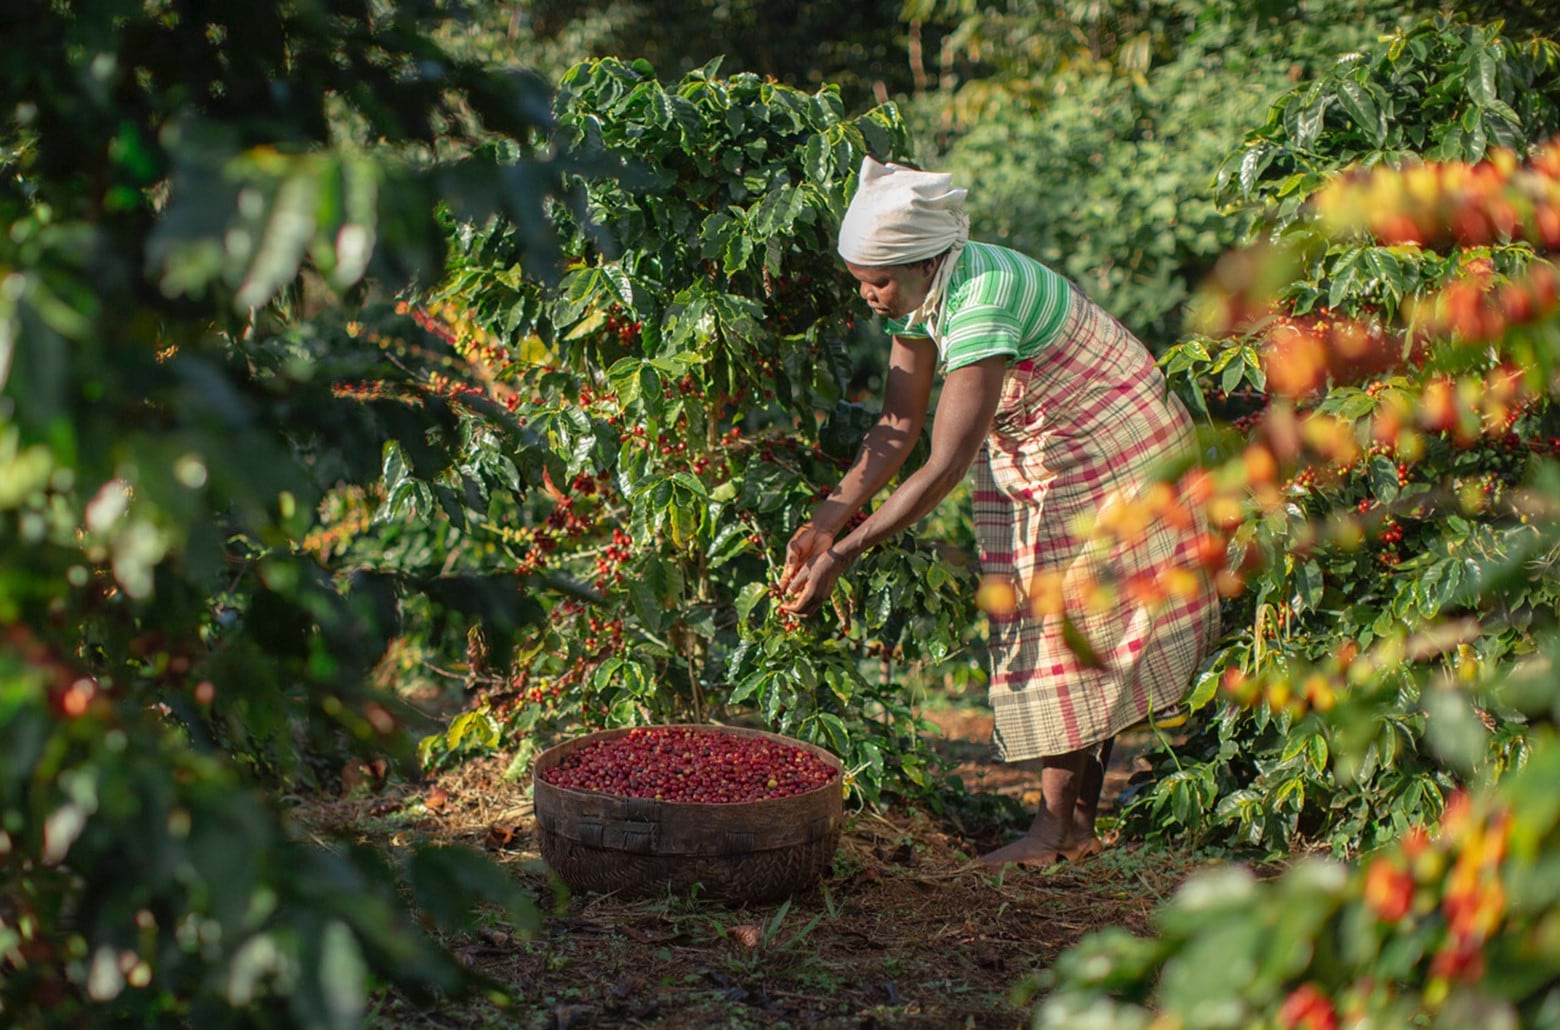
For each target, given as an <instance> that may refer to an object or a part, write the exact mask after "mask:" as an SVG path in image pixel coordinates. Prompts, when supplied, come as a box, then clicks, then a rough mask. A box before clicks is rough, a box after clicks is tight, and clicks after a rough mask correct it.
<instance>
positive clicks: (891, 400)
mask: <svg viewBox="0 0 1560 1030" xmlns="http://www.w3.org/2000/svg"><path fill="white" fill-rule="evenodd" d="M936 372H937V345H936V344H934V343H933V342H932V341H931V340H929V339H926V338H925V337H912V336H895V337H894V342H893V347H892V349H891V350H890V352H889V356H888V375H887V376H886V378H885V380H884V383H883V412H882V414H881V415H879V416H878V420H877V424H876V425H874V426H873V427H872V429H871V430H869V431H868V432H867V435H866V436H865V437H864V438H863V439H862V441H861V451H860V453H858V454H857V455H856V460H855V462H853V463H852V464H851V467H850V468H849V470H847V471H846V473H845V475H844V476H843V477H841V479H840V482H839V485H838V486H836V487H835V489H834V492H833V493H831V494H830V495H829V497H828V498H827V499H825V500H824V501H823V502H822V503H820V504H819V505H818V507H817V508H816V509H814V510H813V515H812V518H811V519H809V520H808V521H807V522H804V523H802V525H801V526H799V527H797V530H796V532H795V533H793V534H791V539H790V541H789V542H788V543H787V544H786V548H785V568H784V569H782V570H781V573H780V589H781V590H782V591H783V590H785V589H786V588H787V587H789V586H790V585H791V580H792V579H794V578H795V577H796V575H797V574H798V573H799V572H801V571H802V569H803V568H805V567H806V566H807V564H808V563H809V562H811V561H812V560H813V559H814V558H816V557H818V555H820V554H822V553H823V552H824V551H826V550H828V549H829V548H830V547H831V546H833V544H834V536H835V534H836V533H838V532H839V531H840V527H842V526H844V525H845V523H846V522H849V521H850V517H851V516H852V515H854V514H856V512H857V511H858V510H859V509H860V508H861V506H862V505H864V504H866V503H867V502H868V501H870V500H871V499H872V498H873V497H874V496H875V495H876V494H877V492H878V491H879V490H881V489H883V484H885V483H887V482H888V481H889V480H890V479H891V478H893V475H894V473H895V472H898V471H899V469H900V466H902V465H904V463H905V459H906V458H908V457H909V456H910V451H911V450H912V449H913V448H914V447H915V443H916V441H917V440H919V439H920V438H921V427H922V426H923V425H925V423H926V404H927V401H928V399H929V398H930V397H931V395H932V379H933V377H934V376H935V375H936Z"/></svg>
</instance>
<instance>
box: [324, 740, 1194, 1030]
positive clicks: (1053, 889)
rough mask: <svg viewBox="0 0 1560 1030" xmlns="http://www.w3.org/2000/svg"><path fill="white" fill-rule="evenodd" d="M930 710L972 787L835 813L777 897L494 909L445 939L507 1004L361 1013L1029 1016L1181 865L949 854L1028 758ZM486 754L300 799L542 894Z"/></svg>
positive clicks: (866, 1020) (568, 1023)
mask: <svg viewBox="0 0 1560 1030" xmlns="http://www.w3.org/2000/svg"><path fill="white" fill-rule="evenodd" d="M928 718H930V719H932V721H934V722H936V723H937V724H938V725H939V726H940V727H942V728H943V730H944V731H945V732H946V733H947V734H948V736H947V737H946V738H945V739H943V740H939V741H937V742H936V744H935V746H936V747H938V749H939V750H942V751H943V752H944V753H945V754H947V755H948V756H949V757H950V758H951V759H952V760H954V761H956V762H958V763H959V764H958V775H960V776H961V777H962V778H963V779H964V782H965V786H966V788H967V789H968V790H970V791H971V792H972V793H973V797H972V799H971V801H970V802H969V803H968V804H966V805H964V806H961V808H960V809H959V810H957V811H949V812H945V813H944V814H943V815H942V816H937V815H933V814H931V813H928V812H925V811H920V810H913V811H911V810H902V809H891V810H889V811H888V812H886V813H884V814H882V815H877V814H871V813H857V814H855V815H852V816H850V817H849V818H848V820H847V824H846V831H845V834H844V836H843V838H842V840H841V843H840V849H839V852H838V854H837V855H836V858H835V862H834V868H833V871H832V874H831V875H830V876H829V877H828V878H827V879H826V880H824V881H823V882H822V883H821V884H820V885H819V886H818V887H817V888H816V889H814V890H811V891H809V892H808V893H807V894H804V895H799V896H797V897H796V898H794V899H792V901H791V903H790V905H789V907H788V908H786V909H785V910H784V911H783V912H782V907H781V906H777V905H768V906H762V907H756V908H727V907H724V906H721V905H717V904H713V903H709V902H693V901H689V900H687V899H685V898H675V897H668V898H664V899H658V900H654V901H640V902H626V901H622V900H618V899H616V898H612V897H600V896H586V895H582V896H576V897H572V898H568V899H566V900H565V901H564V902H563V903H562V905H561V907H560V908H559V911H558V912H556V913H555V914H551V915H549V916H548V917H547V918H546V920H545V923H544V927H543V930H542V931H541V932H540V933H539V934H538V935H536V937H535V938H534V939H531V940H523V939H521V938H520V937H518V936H517V935H516V934H514V933H513V932H511V931H510V930H509V929H508V928H506V927H504V926H502V925H500V924H497V923H495V924H494V925H492V926H490V927H487V928H485V929H483V930H482V931H481V932H480V933H477V934H474V935H470V936H468V937H466V938H463V939H461V940H456V941H452V942H451V943H452V945H453V947H454V948H455V950H456V953H457V954H459V955H460V956H462V958H463V959H464V960H465V961H467V962H468V963H469V964H470V965H472V966H473V967H475V968H477V969H480V970H481V971H483V972H484V973H486V974H487V975H489V976H491V977H493V978H494V979H496V980H498V981H500V982H502V983H504V984H506V985H507V986H508V989H509V991H510V992H511V993H512V995H513V996H514V998H515V1003H514V1005H513V1007H511V1008H510V1009H509V1010H508V1011H503V1010H500V1009H499V1008H497V1007H495V1006H493V1005H491V1004H489V1003H487V1002H485V1001H477V1002H466V1003H459V1004H456V1003H451V1004H448V1005H444V1006H439V1007H437V1008H434V1009H431V1010H429V1009H422V1010H419V1009H415V1008H413V1007H412V1006H411V1005H410V1004H409V1003H407V1002H405V1001H403V1000H401V999H398V998H394V997H387V998H385V999H383V1000H382V1003H381V1007H380V1010H379V1011H378V1013H377V1015H376V1023H375V1025H380V1026H386V1027H390V1026H395V1027H400V1026H434V1027H477V1026H500V1025H502V1026H521V1027H571V1028H573V1027H598V1026H599V1027H608V1026H610V1027H621V1026H658V1027H700V1028H703V1027H709V1026H734V1027H746V1026H753V1027H760V1026H762V1027H768V1026H791V1027H828V1028H834V1027H841V1028H844V1027H877V1026H883V1027H900V1026H906V1027H938V1028H944V1027H1020V1026H1027V1020H1028V1015H1029V1008H1030V1006H1029V1001H1028V996H1027V993H1026V992H1030V989H1029V988H1027V987H1026V986H1025V981H1026V978H1027V977H1028V976H1029V975H1030V974H1032V973H1034V972H1035V971H1036V970H1039V969H1042V968H1044V967H1045V966H1046V965H1047V964H1048V963H1049V962H1050V961H1051V960H1052V959H1053V958H1054V957H1055V956H1056V954H1057V953H1058V952H1059V951H1061V950H1062V949H1064V948H1066V947H1068V946H1069V945H1071V944H1072V943H1074V942H1075V941H1077V940H1078V939H1079V938H1080V937H1081V936H1082V935H1083V934H1085V933H1086V932H1088V931H1089V930H1091V929H1094V928H1098V927H1103V926H1109V925H1117V926H1125V927H1127V928H1129V929H1142V928H1143V927H1144V924H1145V920H1146V918H1147V917H1148V915H1149V913H1150V912H1151V911H1152V909H1153V907H1154V905H1155V904H1156V903H1157V902H1158V901H1159V900H1160V899H1161V898H1162V897H1163V896H1165V895H1166V894H1168V893H1169V892H1170V891H1172V890H1173V889H1174V888H1175V886H1176V885H1177V884H1178V883H1179V882H1180V881H1181V880H1183V879H1184V878H1185V877H1186V876H1187V875H1188V874H1189V873H1190V872H1191V870H1192V866H1191V864H1190V862H1189V861H1188V860H1187V859H1185V858H1183V857H1178V856H1175V855H1172V854H1168V853H1165V852H1162V851H1149V850H1141V849H1137V848H1132V847H1127V848H1115V849H1112V850H1109V851H1107V852H1106V854H1104V855H1102V856H1100V857H1099V858H1096V859H1093V860H1091V861H1089V862H1087V863H1084V864H1081V865H1074V866H1067V865H1063V866H1058V867H1055V868H1053V869H1051V870H1010V871H1009V872H1008V874H1007V876H1006V877H1005V878H1004V877H1000V876H996V875H988V874H985V873H982V872H979V871H967V872H963V873H958V872H956V870H958V869H959V868H960V867H961V866H963V865H964V864H965V862H966V860H967V859H968V858H969V857H970V856H972V855H974V854H977V853H979V852H981V851H984V850H986V849H987V848H989V847H993V846H996V845H997V844H1000V843H1002V842H1003V841H1004V840H1006V839H1008V838H1009V837H1011V836H1012V835H1014V834H1015V833H1016V832H1017V831H1018V830H1019V829H1020V828H1021V827H1022V826H1023V825H1025V824H1027V816H1026V815H1024V814H1023V813H1022V812H1021V811H1020V810H1019V809H1018V806H1017V804H1016V802H1017V801H1022V800H1023V799H1024V797H1025V794H1026V793H1027V792H1028V791H1030V790H1032V789H1033V786H1034V779H1035V777H1034V774H1033V773H1019V772H1018V771H1016V770H1013V769H1011V768H1004V767H1001V766H998V765H994V764H992V763H991V762H989V761H988V760H987V753H988V744H989V739H990V733H991V725H990V717H989V715H983V714H981V713H980V712H979V711H971V710H950V711H944V712H940V713H935V714H929V715H928ZM1131 760H1132V759H1131V750H1130V749H1126V751H1125V753H1123V749H1118V754H1117V756H1116V757H1115V758H1114V760H1113V762H1112V776H1111V781H1110V782H1111V787H1110V791H1109V793H1110V795H1111V797H1114V796H1115V794H1116V793H1117V792H1118V791H1119V789H1120V785H1121V784H1122V783H1123V782H1124V780H1125V777H1126V774H1127V770H1128V768H1129V766H1130V763H1131ZM502 768H503V763H502V762H501V761H499V760H496V759H495V760H491V761H479V762H473V763H470V764H468V765H466V766H464V767H463V768H461V769H460V770H457V771H455V772H453V773H450V774H447V775H445V776H443V777H441V778H440V780H439V782H438V783H437V784H435V785H434V786H433V787H424V788H422V789H421V790H420V791H414V792H411V793H406V794H403V795H400V796H394V795H392V796H378V797H374V796H367V795H361V794H360V795H358V796H354V797H351V798H347V799H341V800H337V801H330V802H324V803H320V802H314V803H309V804H305V805H301V806H300V807H299V810H298V815H299V818H300V821H302V822H305V823H307V824H309V825H312V826H316V827H320V828H324V827H327V826H328V827H334V828H339V829H342V830H344V831H346V832H349V833H353V834H356V835H360V836H362V837H364V838H366V839H372V840H377V841H379V842H381V843H390V844H391V845H392V846H394V844H396V843H397V842H399V843H406V842H408V841H410V840H413V839H427V838H430V837H433V838H442V839H458V840H462V841H465V842H468V843H470V844H473V845H475V846H478V847H485V848H487V849H488V850H489V851H491V852H492V853H494V854H495V856H496V857H497V858H499V859H500V860H501V861H503V862H504V863H506V864H508V865H510V866H511V867H512V868H513V869H514V870H515V872H516V874H517V875H518V876H521V877H523V878H525V879H527V880H529V881H531V882H534V883H535V884H536V885H537V887H538V891H539V893H540V894H543V895H545V893H546V883H547V879H546V873H545V869H544V867H542V866H541V864H540V861H539V856H538V854H537V853H536V851H535V842H534V838H533V835H532V824H531V816H530V807H529V803H528V802H527V801H525V800H524V799H523V797H522V795H521V792H520V791H519V789H518V788H516V787H515V786H514V785H512V784H507V783H505V782H504V781H503V780H502V779H501V777H500V775H499V773H500V771H501V770H502ZM441 792H442V793H441ZM809 927H810V929H808V928H809ZM1030 993H1032V992H1030Z"/></svg>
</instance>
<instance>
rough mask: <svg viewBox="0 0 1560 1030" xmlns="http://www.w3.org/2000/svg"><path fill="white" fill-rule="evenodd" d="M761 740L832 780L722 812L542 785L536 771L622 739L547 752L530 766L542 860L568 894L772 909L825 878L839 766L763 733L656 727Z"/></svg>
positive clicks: (718, 807) (837, 809)
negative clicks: (819, 763) (678, 895)
mask: <svg viewBox="0 0 1560 1030" xmlns="http://www.w3.org/2000/svg"><path fill="white" fill-rule="evenodd" d="M684 726H688V727H689V728H694V729H702V730H714V731H717V732H720V733H731V734H736V735H739V736H748V737H763V738H765V739H767V740H771V741H775V742H776V743H781V744H787V745H789V746H791V747H796V748H801V749H802V750H804V751H809V752H811V753H813V754H815V755H817V756H818V757H819V758H821V759H823V761H824V762H826V763H828V765H829V767H830V768H832V769H833V770H834V772H835V775H834V778H833V779H832V780H830V781H829V782H828V783H826V784H824V785H823V786H821V787H815V788H813V789H812V790H810V791H807V792H806V793H803V794H793V795H791V796H790V797H785V798H772V799H765V800H761V801H747V802H735V803H731V804H700V803H692V802H679V801H657V800H656V799H654V798H636V797H624V796H621V795H613V794H602V793H599V792H596V791H586V790H575V789H572V788H569V787H559V786H555V785H553V784H551V783H548V782H547V781H546V780H544V779H543V778H542V773H544V772H545V771H546V770H548V769H551V768H552V767H553V766H555V765H557V764H558V763H559V762H561V761H562V760H563V759H564V758H565V757H566V756H568V755H569V754H571V753H572V752H574V751H577V750H578V749H580V748H582V747H586V746H587V745H590V744H593V743H595V742H597V741H601V740H609V739H611V738H613V737H620V736H623V735H624V734H626V733H628V732H629V730H627V729H615V730H602V731H600V732H597V733H591V734H588V735H587V736H583V737H576V738H575V739H574V740H570V741H566V742H564V743H562V744H558V745H556V746H554V747H551V748H548V749H547V750H546V751H544V752H542V754H541V755H540V756H539V757H538V758H537V759H536V764H535V766H534V768H533V771H532V774H531V778H532V782H533V784H534V787H535V792H536V793H535V800H536V824H537V834H538V836H539V837H540V838H541V848H542V858H543V859H544V860H545V861H546V862H547V864H548V866H550V867H551V868H552V869H553V870H554V871H555V872H557V874H558V875H559V876H560V877H562V878H563V881H564V882H565V883H567V884H568V885H569V886H570V887H571V888H572V889H574V890H577V891H601V892H608V891H614V892H618V893H620V894H622V895H623V896H625V897H645V896H649V895H656V894H662V893H665V892H666V891H667V890H668V889H670V890H673V891H678V892H682V891H686V890H688V889H690V888H692V887H693V886H694V885H695V884H698V885H699V886H700V891H701V893H702V894H703V895H704V896H707V897H715V898H720V899H722V900H724V901H728V902H749V901H751V902H762V901H774V900H777V899H779V898H784V897H787V896H789V895H791V894H794V893H795V892H797V891H800V890H803V889H805V888H807V887H808V886H811V885H812V884H813V883H815V882H816V881H817V880H818V878H819V877H820V876H822V875H823V874H824V873H825V872H827V871H828V868H829V864H830V862H831V861H833V858H834V849H835V848H836V847H837V846H838V845H839V840H840V827H841V825H842V824H843V822H844V795H843V791H842V789H841V775H842V767H841V765H840V760H839V759H838V758H836V757H835V756H834V755H832V754H830V753H829V752H828V751H825V750H824V749H823V748H821V747H816V746H814V745H812V744H808V743H806V742H804V741H800V740H794V739H792V738H790V737H785V736H781V735H780V734H777V733H766V732H764V731H763V730H747V729H738V728H735V727H728V726H719V727H714V726H707V725H694V724H687V723H677V724H672V725H668V726H664V727H654V728H657V729H677V728H682V727H684Z"/></svg>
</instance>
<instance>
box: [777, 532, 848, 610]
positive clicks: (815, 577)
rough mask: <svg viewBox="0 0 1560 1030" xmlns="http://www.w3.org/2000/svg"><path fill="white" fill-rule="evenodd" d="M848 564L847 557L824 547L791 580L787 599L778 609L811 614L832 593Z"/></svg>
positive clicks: (821, 605)
mask: <svg viewBox="0 0 1560 1030" xmlns="http://www.w3.org/2000/svg"><path fill="white" fill-rule="evenodd" d="M849 566H850V562H849V561H848V560H847V559H845V558H842V557H840V556H839V555H838V554H836V553H835V552H834V550H833V549H832V548H825V549H824V550H823V551H822V553H820V554H819V555H818V556H817V557H815V558H813V560H812V561H810V562H808V563H807V566H806V567H805V568H804V569H802V571H801V573H800V574H799V575H798V576H797V577H796V578H795V579H794V580H793V581H792V582H791V589H790V590H789V591H788V592H787V593H788V595H789V600H787V601H786V603H785V604H782V605H781V606H780V610H781V611H783V612H789V613H790V614H792V615H811V614H812V613H813V612H815V611H817V610H818V609H819V608H821V607H823V603H824V602H825V601H827V600H828V599H829V595H830V594H832V593H834V584H835V582H836V581H838V580H839V578H840V574H841V573H843V572H844V571H845V570H846V568H848V567H849ZM782 589H783V588H782Z"/></svg>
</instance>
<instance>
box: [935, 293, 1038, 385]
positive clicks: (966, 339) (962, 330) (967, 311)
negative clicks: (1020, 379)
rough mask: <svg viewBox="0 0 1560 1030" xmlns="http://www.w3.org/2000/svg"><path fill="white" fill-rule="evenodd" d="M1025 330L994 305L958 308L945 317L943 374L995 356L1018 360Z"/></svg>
mask: <svg viewBox="0 0 1560 1030" xmlns="http://www.w3.org/2000/svg"><path fill="white" fill-rule="evenodd" d="M1023 340H1024V330H1023V326H1022V324H1021V323H1020V322H1019V319H1018V316H1017V315H1015V314H1013V312H1011V311H1009V310H1007V309H1006V308H1005V307H1002V306H1000V305H995V304H973V305H969V306H967V307H961V308H959V310H957V311H955V312H952V313H950V314H949V316H948V331H947V332H946V333H945V334H944V336H943V343H942V352H943V367H944V370H945V371H948V372H952V371H953V370H954V369H956V368H963V367H964V366H965V365H972V364H974V363H975V362H977V361H982V360H984V359H986V358H990V357H995V356H997V355H999V354H1000V355H1003V356H1005V357H1006V358H1007V359H1008V360H1009V361H1012V360H1013V359H1015V358H1017V357H1018V351H1019V347H1020V345H1021V344H1022V343H1023Z"/></svg>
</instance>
